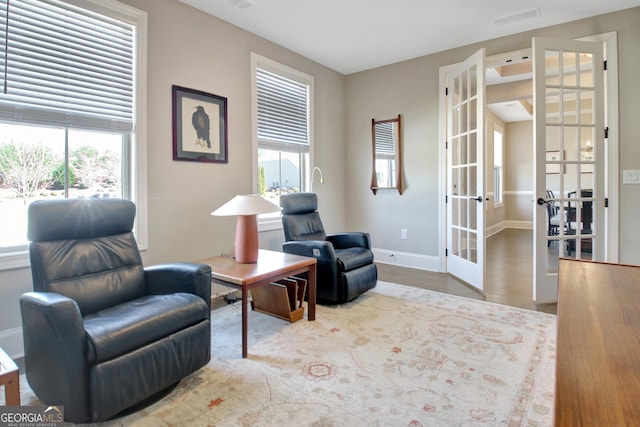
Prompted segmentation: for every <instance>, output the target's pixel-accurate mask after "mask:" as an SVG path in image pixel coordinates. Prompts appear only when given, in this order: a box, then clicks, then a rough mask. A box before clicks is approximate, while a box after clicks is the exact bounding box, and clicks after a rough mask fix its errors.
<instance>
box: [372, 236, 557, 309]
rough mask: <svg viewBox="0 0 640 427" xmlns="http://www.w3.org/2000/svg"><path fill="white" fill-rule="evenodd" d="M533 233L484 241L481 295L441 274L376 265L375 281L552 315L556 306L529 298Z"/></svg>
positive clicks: (491, 238)
mask: <svg viewBox="0 0 640 427" xmlns="http://www.w3.org/2000/svg"><path fill="white" fill-rule="evenodd" d="M532 239H533V232H532V231H531V230H517V229H505V230H503V231H501V232H500V233H497V234H495V235H493V236H491V237H489V238H488V239H487V253H486V261H487V262H486V269H487V271H486V281H485V289H484V295H483V294H482V293H480V292H478V291H476V290H474V289H472V288H471V287H470V286H469V285H467V284H465V283H464V282H462V281H461V280H459V279H457V278H455V277H454V276H451V275H449V274H444V273H435V272H431V271H425V270H418V269H414V268H407V267H399V266H396V265H391V264H382V263H378V264H377V265H378V279H380V280H382V281H385V282H393V283H400V284H403V285H409V286H416V287H419V288H424V289H429V290H432V291H437V292H445V293H449V294H453V295H458V296H463V297H467V298H474V299H478V300H484V301H491V302H495V303H499V304H505V305H510V306H513V307H519V308H525V309H529V310H537V311H543V312H545V313H552V314H556V308H557V307H556V304H536V303H535V302H534V301H533V299H532V295H533V243H532Z"/></svg>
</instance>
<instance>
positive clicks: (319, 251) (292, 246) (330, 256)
mask: <svg viewBox="0 0 640 427" xmlns="http://www.w3.org/2000/svg"><path fill="white" fill-rule="evenodd" d="M282 251H283V252H285V253H288V254H295V255H302V256H307V257H312V258H316V259H318V260H326V261H332V262H335V260H336V253H335V251H334V249H333V245H332V244H331V242H327V241H324V240H296V241H292V242H285V243H283V244H282Z"/></svg>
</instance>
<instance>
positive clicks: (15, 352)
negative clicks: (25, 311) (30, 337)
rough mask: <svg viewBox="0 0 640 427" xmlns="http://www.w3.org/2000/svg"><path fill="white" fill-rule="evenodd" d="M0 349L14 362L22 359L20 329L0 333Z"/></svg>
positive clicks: (22, 350)
mask: <svg viewBox="0 0 640 427" xmlns="http://www.w3.org/2000/svg"><path fill="white" fill-rule="evenodd" d="M0 347H2V349H3V350H4V351H5V353H7V354H8V355H9V357H11V358H12V359H14V360H15V359H18V358H20V357H24V344H23V341H22V328H21V327H18V328H11V329H5V330H3V331H0Z"/></svg>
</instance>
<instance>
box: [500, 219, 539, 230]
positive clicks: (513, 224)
mask: <svg viewBox="0 0 640 427" xmlns="http://www.w3.org/2000/svg"><path fill="white" fill-rule="evenodd" d="M504 225H505V226H504V228H518V229H521V230H533V221H513V220H512V221H505V222H504Z"/></svg>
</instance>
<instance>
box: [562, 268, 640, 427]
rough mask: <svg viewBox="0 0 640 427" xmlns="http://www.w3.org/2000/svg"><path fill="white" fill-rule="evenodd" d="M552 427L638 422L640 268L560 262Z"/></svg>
mask: <svg viewBox="0 0 640 427" xmlns="http://www.w3.org/2000/svg"><path fill="white" fill-rule="evenodd" d="M558 274H559V280H558V320H557V321H558V340H557V362H556V402H555V422H556V426H562V427H565V426H625V425H637V423H639V422H640V421H639V420H640V401H639V398H640V267H637V266H628V265H619V264H607V263H597V262H591V261H579V260H570V259H560V261H559V272H558Z"/></svg>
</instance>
